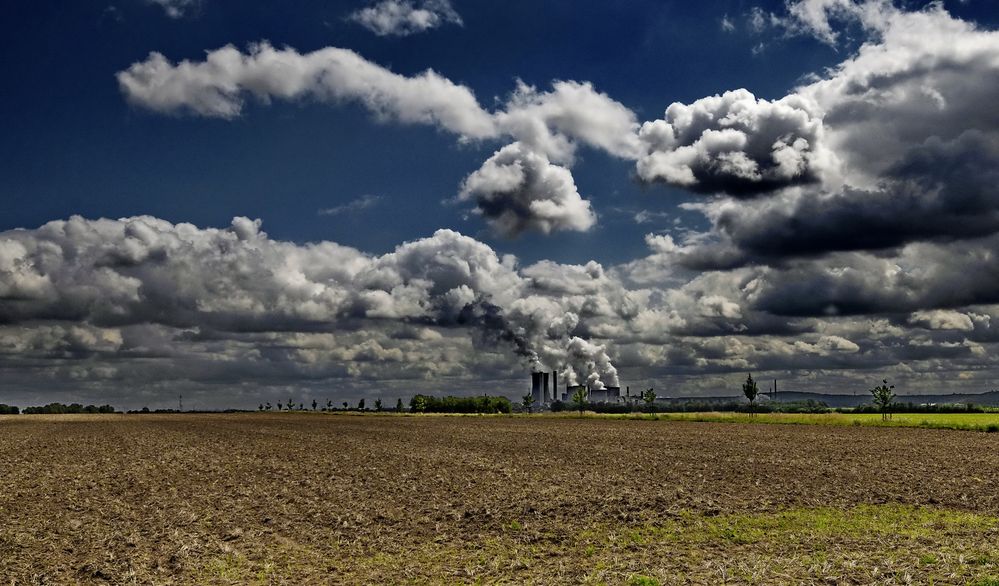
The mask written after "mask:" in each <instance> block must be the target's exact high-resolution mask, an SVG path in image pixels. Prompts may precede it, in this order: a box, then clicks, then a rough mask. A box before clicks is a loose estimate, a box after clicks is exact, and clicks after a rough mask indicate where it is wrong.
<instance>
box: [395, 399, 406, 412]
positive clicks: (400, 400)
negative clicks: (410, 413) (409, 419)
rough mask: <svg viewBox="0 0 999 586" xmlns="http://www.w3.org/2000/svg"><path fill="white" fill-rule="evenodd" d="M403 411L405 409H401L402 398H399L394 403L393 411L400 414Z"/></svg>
mask: <svg viewBox="0 0 999 586" xmlns="http://www.w3.org/2000/svg"><path fill="white" fill-rule="evenodd" d="M404 409H405V407H403V405H402V398H401V397H400V398H399V399H398V400H397V401H396V402H395V411H396V413H402V412H403V410H404Z"/></svg>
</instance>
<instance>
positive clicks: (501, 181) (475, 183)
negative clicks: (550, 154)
mask: <svg viewBox="0 0 999 586" xmlns="http://www.w3.org/2000/svg"><path fill="white" fill-rule="evenodd" d="M459 200H462V201H466V200H474V201H475V202H476V208H477V209H478V210H479V212H480V213H481V214H482V215H483V216H485V217H486V218H488V219H489V220H490V224H492V226H493V227H494V228H495V229H496V230H497V231H499V232H500V233H501V234H504V235H507V236H517V235H519V234H520V233H522V232H525V231H528V230H530V231H535V232H541V233H544V234H550V233H551V232H554V231H557V230H576V231H586V230H588V229H589V228H590V227H591V226H593V224H594V223H595V222H596V215H595V214H594V213H593V209H592V208H591V207H590V202H588V201H586V200H584V199H583V198H582V197H581V196H580V195H579V192H578V191H577V190H576V183H575V181H574V180H573V178H572V173H570V172H569V170H568V169H566V168H565V167H560V166H558V165H554V164H552V163H551V162H550V161H549V160H548V158H547V157H546V156H544V155H543V154H540V153H537V152H533V151H531V150H529V149H527V148H525V147H524V146H523V145H522V144H520V143H513V144H511V145H507V146H505V147H503V148H502V149H500V150H499V151H497V152H496V153H495V154H494V155H493V156H492V157H490V158H489V159H488V160H487V161H486V162H485V163H483V165H482V168H480V169H479V170H478V171H475V172H474V173H472V174H471V175H469V176H468V178H466V179H465V182H464V184H463V185H462V189H461V194H460V195H459Z"/></svg>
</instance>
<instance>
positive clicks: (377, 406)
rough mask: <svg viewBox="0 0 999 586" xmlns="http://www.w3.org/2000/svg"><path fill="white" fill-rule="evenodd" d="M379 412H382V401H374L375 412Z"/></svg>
mask: <svg viewBox="0 0 999 586" xmlns="http://www.w3.org/2000/svg"><path fill="white" fill-rule="evenodd" d="M381 410H382V400H381V399H375V411H381Z"/></svg>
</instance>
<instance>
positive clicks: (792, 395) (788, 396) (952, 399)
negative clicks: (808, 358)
mask: <svg viewBox="0 0 999 586" xmlns="http://www.w3.org/2000/svg"><path fill="white" fill-rule="evenodd" d="M745 400H746V399H745V397H743V396H741V395H729V396H720V397H670V398H668V399H660V401H663V402H670V403H730V402H732V401H745ZM770 400H774V401H778V402H781V403H793V402H799V401H818V402H819V403H825V404H826V405H828V406H829V407H856V406H858V405H864V404H868V403H870V402H871V395H870V393H857V394H856V395H837V394H832V393H805V392H800V391H780V392H778V393H777V396H776V397H775V398H773V399H771V395H770V393H760V401H761V402H766V401H770ZM895 402H897V403H916V404H921V403H936V404H941V403H973V404H975V405H982V406H988V407H999V391H988V392H985V393H951V394H947V395H898V396H897V397H895Z"/></svg>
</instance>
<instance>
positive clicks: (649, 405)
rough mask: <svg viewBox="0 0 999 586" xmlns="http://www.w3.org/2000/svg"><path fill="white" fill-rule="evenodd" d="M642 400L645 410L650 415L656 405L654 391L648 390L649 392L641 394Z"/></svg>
mask: <svg viewBox="0 0 999 586" xmlns="http://www.w3.org/2000/svg"><path fill="white" fill-rule="evenodd" d="M642 400H643V401H645V410H646V411H648V412H650V413H651V412H652V409H653V408H654V406H655V403H656V391H655V389H651V388H650V389H649V390H647V391H645V392H644V393H642Z"/></svg>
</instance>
